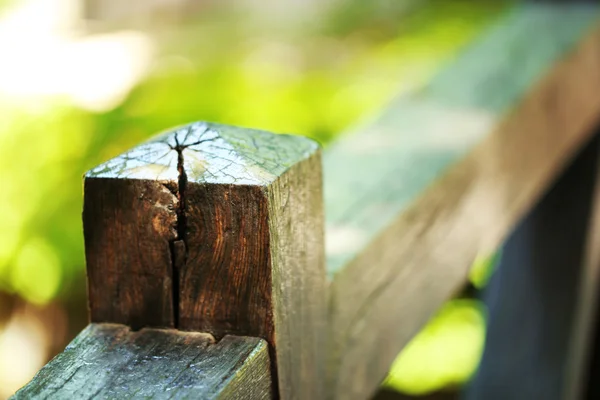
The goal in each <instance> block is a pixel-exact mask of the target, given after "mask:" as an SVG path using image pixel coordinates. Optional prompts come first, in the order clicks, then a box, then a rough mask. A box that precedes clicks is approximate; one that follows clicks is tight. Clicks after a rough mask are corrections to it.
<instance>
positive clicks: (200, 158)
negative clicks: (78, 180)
mask: <svg viewBox="0 0 600 400" xmlns="http://www.w3.org/2000/svg"><path fill="white" fill-rule="evenodd" d="M148 188H153V190H154V191H150V190H148ZM85 199H86V200H85V207H84V222H85V224H84V225H85V231H86V250H87V259H88V276H89V286H90V304H91V313H92V321H94V322H118V323H124V324H129V325H132V326H134V327H141V326H155V325H156V317H155V314H156V311H155V310H156V309H155V308H154V304H155V302H156V298H157V297H158V295H160V296H163V297H160V298H161V299H162V298H164V297H165V294H171V295H172V297H171V298H170V299H168V300H169V301H170V302H168V301H166V300H165V301H164V302H163V303H165V304H170V305H171V306H172V307H171V308H168V307H166V308H165V310H166V311H164V312H160V313H158V314H161V315H165V317H163V318H161V319H159V322H162V321H163V320H164V321H168V322H170V325H168V324H159V326H163V325H167V326H174V327H176V328H178V329H180V330H184V331H201V332H207V333H210V334H212V335H214V336H215V337H217V338H218V339H219V338H221V337H223V336H225V335H228V334H235V335H241V336H254V337H261V338H264V339H266V340H267V341H268V343H269V345H270V351H271V359H272V360H273V364H274V369H273V371H272V373H273V376H274V377H276V379H277V380H278V382H279V384H280V385H279V390H280V394H281V396H282V397H283V398H290V397H296V396H299V397H300V398H318V397H319V396H320V394H321V393H322V390H323V377H324V369H323V365H324V363H323V362H322V360H321V357H323V355H324V351H323V348H322V346H323V345H324V341H325V339H324V337H325V333H324V332H325V302H326V293H325V283H326V279H325V266H324V245H323V242H324V231H323V201H322V179H321V165H320V150H319V148H318V146H317V145H316V144H315V143H314V142H312V141H310V140H308V139H305V138H302V137H297V136H290V135H274V134H271V133H267V132H263V131H257V130H251V129H243V128H235V127H229V126H224V125H218V124H208V123H193V124H190V125H186V126H182V127H179V128H175V129H173V130H171V131H169V132H166V133H165V134H163V135H162V136H159V137H157V138H156V139H154V140H152V141H150V142H149V143H146V144H144V145H142V146H139V147H137V148H135V149H133V150H131V151H129V152H127V153H125V154H123V155H121V156H119V157H117V158H115V159H113V160H111V161H108V162H107V163H105V164H103V165H101V166H99V167H97V168H95V169H94V170H92V171H91V172H90V173H88V174H87V175H86V196H85ZM111 299H112V301H110V300H111ZM107 300H109V301H107ZM163 303H161V304H163ZM153 312H154V313H155V314H153ZM169 312H171V313H169ZM169 318H170V319H169ZM171 321H172V322H171Z"/></svg>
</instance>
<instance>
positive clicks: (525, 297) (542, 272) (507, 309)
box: [466, 138, 600, 400]
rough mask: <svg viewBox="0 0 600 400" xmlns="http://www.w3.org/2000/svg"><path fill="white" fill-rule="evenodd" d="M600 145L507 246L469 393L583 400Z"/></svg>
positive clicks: (491, 290)
mask: <svg viewBox="0 0 600 400" xmlns="http://www.w3.org/2000/svg"><path fill="white" fill-rule="evenodd" d="M599 146H600V141H599V140H598V138H596V139H595V140H593V141H592V142H591V143H590V144H588V145H587V146H586V148H585V150H584V151H582V152H581V153H580V154H579V155H578V156H577V159H576V160H575V162H574V163H572V165H570V166H569V168H568V169H567V170H566V171H565V173H564V174H562V176H560V177H559V178H558V179H557V182H556V183H555V184H554V185H553V187H552V189H551V190H550V191H549V192H548V193H546V194H545V195H544V197H543V198H542V199H541V201H540V202H539V203H538V204H537V205H536V206H535V207H534V209H533V210H532V211H531V212H530V213H529V214H528V215H527V216H526V217H525V218H524V219H523V220H522V221H521V222H520V223H519V224H518V225H517V227H516V229H515V231H514V232H513V233H512V234H511V235H510V237H509V239H508V240H507V242H506V244H505V245H504V247H503V250H502V257H501V261H500V264H499V266H498V270H497V272H496V273H495V275H494V276H493V278H492V280H491V281H490V283H489V285H488V287H487V288H486V294H485V302H486V305H487V308H488V310H489V311H488V318H487V324H488V329H487V337H486V344H485V351H484V354H483V358H482V361H481V364H480V366H479V370H478V373H477V376H476V377H475V379H474V380H473V382H472V384H471V387H470V388H469V390H468V391H467V394H468V395H467V396H466V398H467V399H473V400H475V399H490V400H495V399H498V400H500V399H515V400H519V399H523V400H525V399H545V400H546V399H547V400H553V399H554V400H561V399H562V400H572V399H579V398H580V397H579V396H578V395H577V394H576V393H575V391H576V390H577V389H576V387H577V386H578V385H579V383H580V380H581V378H582V371H584V370H585V364H587V362H586V361H585V359H584V358H585V357H583V355H584V354H583V353H585V352H587V351H586V345H585V344H586V343H588V344H589V341H588V340H587V338H586V337H585V336H586V332H585V331H589V329H588V328H586V327H585V326H583V325H581V323H587V322H588V321H589V320H590V316H589V315H588V314H590V313H589V311H590V309H592V310H593V309H594V307H593V305H594V304H595V299H594V297H595V296H594V294H595V292H594V291H595V290H596V288H597V271H598V265H597V264H596V265H592V264H591V263H594V260H592V259H589V258H588V256H587V255H586V252H588V251H587V250H586V243H588V242H589V240H588V237H589V234H588V232H591V231H590V228H591V225H590V218H591V216H592V213H593V209H592V205H593V203H594V198H593V196H594V192H595V191H597V189H595V184H596V180H597V177H596V175H597V169H598V167H597V166H598V153H599V150H600V147H599ZM595 228H596V229H597V228H598V226H595ZM594 235H595V236H597V235H596V233H594ZM590 244H591V243H590ZM587 248H589V246H588V247H587ZM594 251H596V250H594ZM594 257H595V256H594ZM586 258H588V259H587V260H586ZM595 258H596V260H595V262H597V261H598V259H597V257H595ZM590 278H592V279H590ZM590 285H592V286H590ZM590 289H593V291H592V292H590ZM590 295H591V296H590ZM590 297H591V299H590ZM590 306H591V307H590ZM582 317H583V318H582ZM582 367H583V368H582Z"/></svg>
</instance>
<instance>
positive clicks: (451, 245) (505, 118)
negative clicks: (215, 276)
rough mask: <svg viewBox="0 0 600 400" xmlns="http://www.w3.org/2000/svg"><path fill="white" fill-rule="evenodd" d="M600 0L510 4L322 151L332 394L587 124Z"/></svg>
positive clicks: (402, 331) (498, 234)
mask: <svg viewBox="0 0 600 400" xmlns="http://www.w3.org/2000/svg"><path fill="white" fill-rule="evenodd" d="M598 15H599V12H598V7H597V6H594V5H583V4H569V5H566V4H563V5H552V4H541V3H540V4H528V5H517V6H515V8H514V9H513V10H512V11H511V12H509V13H507V14H506V15H505V16H504V17H503V18H502V19H500V20H499V21H498V22H497V23H496V24H495V25H494V26H493V27H492V28H491V29H490V30H489V31H488V32H486V33H484V34H482V35H481V37H480V38H478V39H477V40H476V41H475V42H474V43H473V44H472V45H470V46H468V47H467V48H466V49H465V51H464V52H463V54H461V55H460V56H458V57H457V59H456V60H454V61H453V62H452V63H451V64H450V65H448V66H447V67H446V68H445V69H443V70H442V71H441V72H440V73H439V75H438V76H437V77H436V78H434V79H433V80H432V81H431V82H430V84H429V85H427V86H426V87H424V88H423V89H422V90H420V91H418V92H416V93H414V94H412V95H409V96H405V97H402V98H400V99H398V100H397V101H396V102H395V103H394V104H393V105H392V106H391V107H390V109H389V110H388V111H386V112H385V113H384V114H383V115H382V116H381V117H380V118H379V119H378V120H377V121H375V122H374V123H372V124H371V125H370V126H368V127H365V128H363V129H362V130H359V131H358V132H357V133H355V134H353V135H351V136H349V137H348V138H347V139H346V140H342V141H341V142H340V143H339V144H338V145H335V146H333V147H332V148H331V149H329V150H328V152H326V153H325V155H324V177H325V211H326V218H327V220H326V222H327V227H326V228H327V230H326V240H327V270H328V274H329V277H330V279H331V284H330V289H329V290H330V291H329V294H330V305H329V310H330V315H329V322H330V327H329V331H330V332H329V347H328V352H329V356H328V357H329V360H328V366H329V368H330V369H329V374H328V376H329V386H328V388H330V389H331V393H330V396H331V397H336V398H340V399H352V398H366V397H368V396H369V395H371V394H373V392H374V391H375V390H376V388H377V386H378V385H379V383H380V382H381V381H382V379H383V378H384V377H385V374H386V372H387V370H388V368H389V366H390V364H391V362H392V361H393V359H394V358H395V356H396V355H397V353H398V352H399V351H400V350H401V348H402V347H403V346H404V345H405V344H406V343H407V342H408V341H409V340H410V338H411V337H412V336H413V335H414V334H416V333H417V331H418V330H419V328H420V327H421V326H423V324H424V323H425V322H426V321H427V319H428V318H429V317H430V316H431V315H432V314H433V313H434V312H435V311H436V310H437V308H438V307H439V306H440V305H441V304H442V303H443V302H444V301H445V300H447V299H448V298H449V297H451V296H452V295H453V294H454V293H455V292H456V291H457V290H458V289H459V288H460V287H461V286H462V285H463V284H464V283H465V281H466V276H467V273H468V269H469V267H470V265H471V263H472V261H473V260H474V259H475V257H476V256H477V254H478V253H480V252H489V251H492V250H493V249H494V248H495V247H496V246H497V245H498V244H499V243H500V242H501V241H502V240H503V239H504V237H505V236H506V234H507V233H508V232H509V231H510V229H511V228H512V227H513V226H514V224H515V223H516V222H517V221H518V220H519V219H520V218H521V216H523V215H524V213H526V212H527V211H528V210H529V209H530V208H531V207H532V206H533V204H535V202H536V201H537V200H538V199H539V197H540V196H541V194H542V193H543V192H544V190H545V188H547V187H548V185H549V184H550V182H551V181H552V179H553V178H554V177H555V176H557V174H558V173H560V171H561V170H562V169H563V168H564V166H565V165H566V164H567V163H568V162H569V160H570V159H571V157H572V156H573V154H574V153H575V152H576V151H577V150H578V149H579V148H580V147H581V146H582V144H583V143H584V142H585V141H586V140H587V139H588V138H589V136H590V134H591V132H592V127H593V125H594V123H595V122H596V121H597V119H598V115H599V112H600V94H599V92H598V91H597V90H596V89H595V88H596V87H598V85H599V84H600V30H598V28H596V24H597V22H596V21H597V19H598Z"/></svg>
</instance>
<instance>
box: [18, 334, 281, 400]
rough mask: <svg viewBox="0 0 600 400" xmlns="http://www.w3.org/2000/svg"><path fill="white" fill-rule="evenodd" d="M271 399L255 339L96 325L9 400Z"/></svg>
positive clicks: (263, 349) (265, 361)
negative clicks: (219, 337) (133, 399)
mask: <svg viewBox="0 0 600 400" xmlns="http://www.w3.org/2000/svg"><path fill="white" fill-rule="evenodd" d="M34 398H35V399H82V400H83V399H90V400H91V399H106V398H111V399H116V398H118V399H123V398H177V399H231V398H236V399H272V398H273V388H272V386H271V376H270V365H269V353H268V346H267V343H266V342H265V341H264V340H262V339H258V338H249V337H236V336H225V337H224V338H223V339H222V340H220V341H218V342H215V339H214V338H213V337H212V336H211V335H209V334H206V333H183V332H178V331H175V330H159V329H142V330H141V331H138V332H133V331H131V330H129V328H128V327H126V326H124V325H117V324H91V325H89V326H88V327H87V328H86V329H84V330H83V331H82V332H81V333H80V334H79V335H78V336H77V337H76V338H75V339H74V340H73V342H71V344H70V345H69V346H68V347H67V348H66V349H65V351H64V352H62V353H60V354H59V355H58V356H56V357H55V358H54V359H53V360H52V361H51V362H50V363H48V364H47V365H46V366H45V367H44V368H42V369H41V370H40V371H39V372H38V373H37V375H36V376H35V377H34V378H33V380H32V381H31V382H29V383H28V384H27V385H26V386H25V387H23V388H22V389H21V390H19V391H18V392H17V393H16V394H15V395H14V396H13V397H12V399H15V400H19V399H34Z"/></svg>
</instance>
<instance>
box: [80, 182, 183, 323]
mask: <svg viewBox="0 0 600 400" xmlns="http://www.w3.org/2000/svg"><path fill="white" fill-rule="evenodd" d="M177 203H178V201H177V197H176V196H175V195H173V193H171V191H170V190H169V189H168V188H167V187H166V186H165V185H164V184H163V183H161V182H160V181H152V180H145V179H121V178H120V177H115V178H104V177H95V176H94V175H93V173H90V174H88V175H87V176H86V178H85V200H84V209H83V226H84V232H85V250H86V261H87V272H88V295H89V305H90V314H91V320H92V321H93V322H115V323H124V324H128V325H131V326H132V327H134V328H136V329H137V328H141V327H144V326H155V327H173V326H174V318H173V291H172V290H173V289H172V276H171V274H172V268H171V258H172V255H171V250H170V243H171V242H172V241H173V240H175V239H176V237H177V232H176V214H175V209H176V208H177Z"/></svg>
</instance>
